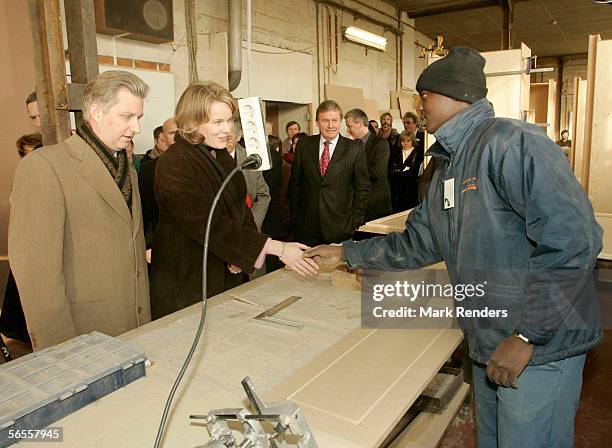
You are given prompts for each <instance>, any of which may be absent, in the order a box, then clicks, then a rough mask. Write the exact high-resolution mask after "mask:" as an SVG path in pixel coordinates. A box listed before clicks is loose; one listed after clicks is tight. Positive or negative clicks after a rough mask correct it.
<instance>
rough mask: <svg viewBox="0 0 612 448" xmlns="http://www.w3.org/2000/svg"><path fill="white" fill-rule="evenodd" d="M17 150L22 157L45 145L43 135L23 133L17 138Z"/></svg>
mask: <svg viewBox="0 0 612 448" xmlns="http://www.w3.org/2000/svg"><path fill="white" fill-rule="evenodd" d="M16 145H17V152H18V153H19V155H20V156H21V157H25V156H27V155H28V154H30V153H31V152H32V151H34V150H35V149H38V148H40V147H41V146H42V145H43V140H42V135H40V133H38V132H37V133H34V134H26V135H22V136H21V137H19V138H18V139H17V142H16Z"/></svg>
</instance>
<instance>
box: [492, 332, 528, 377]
mask: <svg viewBox="0 0 612 448" xmlns="http://www.w3.org/2000/svg"><path fill="white" fill-rule="evenodd" d="M532 354H533V345H532V344H528V343H526V342H525V341H522V340H521V339H520V338H518V337H516V336H514V335H512V336H508V337H507V338H506V339H504V340H503V341H501V342H500V343H499V345H498V346H497V348H496V349H495V351H494V352H493V354H492V355H491V358H490V359H489V362H488V363H487V376H488V377H489V379H490V380H491V381H493V382H494V383H495V384H499V385H500V386H503V387H513V388H515V389H518V384H517V382H516V381H517V379H518V377H519V376H520V375H521V373H523V370H524V369H525V367H526V366H527V364H529V360H530V359H531V355H532Z"/></svg>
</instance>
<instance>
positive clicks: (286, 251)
mask: <svg viewBox="0 0 612 448" xmlns="http://www.w3.org/2000/svg"><path fill="white" fill-rule="evenodd" d="M308 249H310V247H308V246H306V245H305V244H301V243H284V242H282V241H276V240H274V241H273V244H272V248H271V251H270V253H271V254H272V255H276V256H277V257H278V258H279V259H280V260H281V261H282V262H283V263H285V265H287V266H288V267H289V268H291V269H293V270H294V271H296V272H297V273H298V274H300V275H302V276H304V277H306V276H308V275H317V274H318V273H319V265H318V264H317V263H316V262H315V261H314V260H313V259H311V258H305V257H304V251H306V250H308Z"/></svg>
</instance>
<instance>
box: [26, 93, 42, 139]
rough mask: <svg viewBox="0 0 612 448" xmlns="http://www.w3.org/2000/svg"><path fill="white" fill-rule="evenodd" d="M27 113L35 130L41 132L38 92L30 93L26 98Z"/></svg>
mask: <svg viewBox="0 0 612 448" xmlns="http://www.w3.org/2000/svg"><path fill="white" fill-rule="evenodd" d="M26 111H27V113H28V117H30V121H31V123H32V126H33V127H34V129H36V130H37V131H40V112H39V111H38V99H37V98H36V91H34V92H32V93H30V94H29V95H28V97H27V98H26Z"/></svg>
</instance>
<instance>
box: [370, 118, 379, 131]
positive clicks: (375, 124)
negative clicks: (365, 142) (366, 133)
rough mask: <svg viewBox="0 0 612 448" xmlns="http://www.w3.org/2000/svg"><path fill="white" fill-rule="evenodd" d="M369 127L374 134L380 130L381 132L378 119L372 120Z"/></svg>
mask: <svg viewBox="0 0 612 448" xmlns="http://www.w3.org/2000/svg"><path fill="white" fill-rule="evenodd" d="M368 127H369V128H370V132H371V133H372V134H375V135H378V132H379V128H378V121H376V120H370V122H369V126H368Z"/></svg>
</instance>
